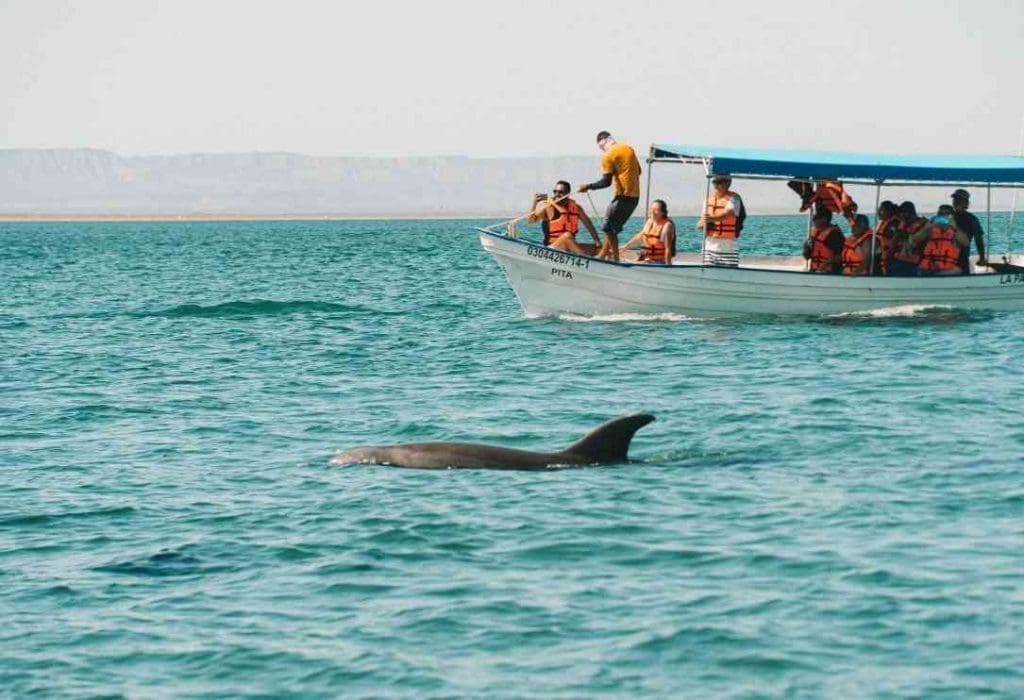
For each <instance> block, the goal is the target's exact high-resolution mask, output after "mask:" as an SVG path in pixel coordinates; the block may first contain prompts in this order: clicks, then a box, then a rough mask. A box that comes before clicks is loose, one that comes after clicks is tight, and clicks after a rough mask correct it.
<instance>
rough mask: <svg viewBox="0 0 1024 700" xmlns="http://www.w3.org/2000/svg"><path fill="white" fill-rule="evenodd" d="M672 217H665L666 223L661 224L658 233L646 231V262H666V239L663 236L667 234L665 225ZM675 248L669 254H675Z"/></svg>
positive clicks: (644, 238) (644, 241)
mask: <svg viewBox="0 0 1024 700" xmlns="http://www.w3.org/2000/svg"><path fill="white" fill-rule="evenodd" d="M670 221H672V219H670V218H668V217H665V223H663V224H662V225H661V227H660V228H659V229H658V232H657V233H654V232H653V231H652V232H651V233H645V234H644V235H643V237H642V239H641V240H642V242H643V244H644V260H645V261H646V262H655V263H663V262H665V240H664V239H663V236H664V234H665V227H666V226H668V222H670ZM674 253H675V251H674V250H670V251H669V255H673V254H674Z"/></svg>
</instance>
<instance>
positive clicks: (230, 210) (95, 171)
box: [0, 148, 1010, 218]
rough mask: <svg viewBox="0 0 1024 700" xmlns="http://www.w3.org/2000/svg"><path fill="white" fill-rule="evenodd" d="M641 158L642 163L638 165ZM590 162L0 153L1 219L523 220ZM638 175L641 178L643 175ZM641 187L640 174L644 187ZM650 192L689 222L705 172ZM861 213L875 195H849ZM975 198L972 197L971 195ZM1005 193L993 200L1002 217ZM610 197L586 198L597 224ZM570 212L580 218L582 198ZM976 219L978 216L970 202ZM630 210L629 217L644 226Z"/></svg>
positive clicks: (777, 204) (918, 195)
mask: <svg viewBox="0 0 1024 700" xmlns="http://www.w3.org/2000/svg"><path fill="white" fill-rule="evenodd" d="M639 155H640V156H641V157H643V155H644V154H643V153H642V152H641V153H639ZM598 162H599V154H598V153H597V152H596V151H595V153H594V155H593V156H560V157H524V158H468V157H465V156H434V157H417V158H340V157H318V156H308V155H301V154H296V153H260V152H256V153H194V154H187V155H162V156H121V155H118V154H116V153H113V152H111V151H103V150H97V149H91V148H82V149H74V148H60V149H6V150H4V149H0V217H6V218H17V217H20V216H28V217H32V216H51V217H57V218H59V217H62V216H68V217H73V216H84V217H91V216H95V217H105V216H112V217H119V216H124V217H146V216H154V217H175V216H199V217H201V216H210V217H211V218H215V217H226V216H231V215H238V216H244V217H260V216H270V217H272V216H313V217H315V216H324V217H330V216H353V217H357V216H367V217H374V216H423V217H446V216H480V217H485V218H486V217H494V218H501V217H504V216H510V215H514V214H517V213H522V212H524V211H525V210H526V208H527V206H528V205H529V202H530V196H531V195H532V194H533V193H534V192H550V190H551V187H552V186H553V185H554V183H555V181H556V180H559V179H566V180H569V181H570V182H571V183H573V185H574V186H575V185H577V184H579V183H580V182H584V181H592V180H595V179H597V177H598V175H599V168H598ZM645 170H646V166H645ZM644 182H646V174H645V176H644ZM652 189H653V191H654V195H655V196H656V197H661V198H663V199H665V200H667V201H668V203H669V208H670V213H672V214H689V215H692V214H696V213H697V212H698V210H699V208H700V202H701V201H702V199H703V197H704V178H703V171H702V170H701V169H700V168H698V167H694V166H689V167H684V166H673V165H669V164H665V165H661V166H658V168H657V169H656V170H655V174H654V181H653V184H652ZM737 189H738V191H739V192H740V194H742V195H743V198H744V201H745V202H746V204H747V209H748V210H749V211H750V212H751V213H752V214H779V213H796V210H797V209H798V207H799V202H798V200H797V199H796V197H795V196H794V195H793V194H792V193H791V192H789V191H788V190H787V189H786V187H785V186H784V185H783V184H782V183H779V182H752V181H743V182H742V183H737ZM851 191H852V192H853V194H854V196H855V197H856V198H857V199H858V200H860V202H861V206H862V211H865V210H867V211H870V209H871V204H873V200H874V194H875V193H874V190H873V188H869V187H858V188H855V190H851ZM978 194H979V195H980V194H981V193H980V192H979V193H978ZM1009 196H1010V193H1008V192H1000V193H999V194H998V195H995V196H993V208H997V207H998V208H1006V207H1007V205H1008V204H1009ZM609 197H610V190H603V191H600V192H596V193H594V195H593V199H594V202H595V205H596V207H597V208H598V209H600V210H601V212H602V213H603V210H604V206H605V204H606V203H607V202H608V199H609ZM884 197H891V198H897V199H906V198H910V199H914V200H915V201H917V202H918V206H919V208H920V209H921V210H922V211H934V206H935V205H936V204H938V203H940V202H945V201H948V199H947V197H948V193H947V192H945V191H944V190H941V189H937V188H930V189H929V188H923V189H916V188H911V189H903V190H900V189H897V190H887V191H886V192H885V193H884ZM578 199H579V201H580V202H581V203H582V204H584V206H585V207H586V208H587V209H588V210H589V209H590V203H589V202H588V201H587V199H586V197H585V196H580V197H579V198H578ZM977 204H978V206H976V207H975V209H983V208H984V200H983V199H982V198H981V197H979V198H978V202H977ZM642 214H643V211H642V208H641V210H638V211H637V213H636V215H638V216H639V215H642Z"/></svg>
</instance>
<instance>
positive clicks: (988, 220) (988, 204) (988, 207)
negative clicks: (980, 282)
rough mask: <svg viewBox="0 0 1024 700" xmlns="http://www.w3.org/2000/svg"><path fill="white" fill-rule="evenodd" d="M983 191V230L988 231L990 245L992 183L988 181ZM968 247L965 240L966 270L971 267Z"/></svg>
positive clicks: (968, 244)
mask: <svg viewBox="0 0 1024 700" xmlns="http://www.w3.org/2000/svg"><path fill="white" fill-rule="evenodd" d="M985 192H986V198H985V230H986V231H988V235H989V241H988V243H989V245H990V246H991V245H992V238H991V236H992V183H989V185H988V187H987V188H986V190H985ZM975 243H977V242H975ZM970 247H971V242H970V241H967V248H968V250H967V270H968V271H970V269H971V251H970ZM987 254H988V251H986V255H987Z"/></svg>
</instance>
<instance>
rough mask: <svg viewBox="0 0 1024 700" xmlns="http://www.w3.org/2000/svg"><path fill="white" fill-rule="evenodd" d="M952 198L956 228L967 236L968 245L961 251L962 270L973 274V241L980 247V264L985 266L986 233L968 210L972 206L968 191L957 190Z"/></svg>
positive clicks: (976, 218) (967, 273)
mask: <svg viewBox="0 0 1024 700" xmlns="http://www.w3.org/2000/svg"><path fill="white" fill-rule="evenodd" d="M950 197H952V198H953V222H954V223H955V224H956V227H957V228H958V229H960V230H961V231H963V232H964V233H965V234H966V235H967V239H968V240H967V245H965V246H963V247H962V248H961V250H960V269H961V270H963V273H964V274H965V275H969V274H970V273H971V241H974V244H975V245H976V246H978V264H979V265H984V264H985V262H986V260H985V231H984V230H982V228H981V222H980V221H978V217H976V216H975V215H974V214H972V213H971V212H969V211H967V208H968V207H969V206H970V204H971V195H970V193H969V192H968V191H967V190H956V191H955V192H953V194H952V195H950Z"/></svg>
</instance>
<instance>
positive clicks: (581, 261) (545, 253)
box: [526, 246, 590, 270]
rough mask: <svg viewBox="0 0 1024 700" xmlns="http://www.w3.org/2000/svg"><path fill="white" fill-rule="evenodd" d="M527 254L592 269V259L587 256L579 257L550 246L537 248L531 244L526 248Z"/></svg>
mask: <svg viewBox="0 0 1024 700" xmlns="http://www.w3.org/2000/svg"><path fill="white" fill-rule="evenodd" d="M526 254H527V255H529V256H530V257H532V258H540V259H541V260H549V261H551V262H553V263H555V264H556V265H566V266H568V267H579V268H583V269H584V270H587V269H590V261H589V260H588V259H586V258H578V257H576V256H575V255H566V254H565V253H561V252H559V251H557V250H551V249H549V248H537V247H535V246H530V247H529V248H527V249H526Z"/></svg>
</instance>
